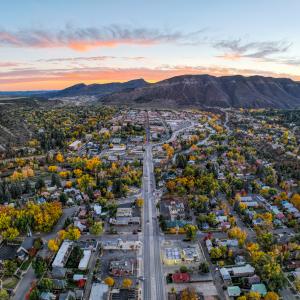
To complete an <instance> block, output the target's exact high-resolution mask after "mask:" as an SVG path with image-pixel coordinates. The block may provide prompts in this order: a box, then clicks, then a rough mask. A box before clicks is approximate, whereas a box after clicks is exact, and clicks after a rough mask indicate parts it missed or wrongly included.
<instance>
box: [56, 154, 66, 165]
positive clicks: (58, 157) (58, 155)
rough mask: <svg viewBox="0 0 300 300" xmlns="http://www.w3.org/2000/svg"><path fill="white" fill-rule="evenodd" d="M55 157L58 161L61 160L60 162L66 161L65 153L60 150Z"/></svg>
mask: <svg viewBox="0 0 300 300" xmlns="http://www.w3.org/2000/svg"><path fill="white" fill-rule="evenodd" d="M55 159H56V161H57V162H59V163H63V162H64V161H65V159H64V157H63V155H62V154H61V153H60V152H58V153H57V154H56V156H55Z"/></svg>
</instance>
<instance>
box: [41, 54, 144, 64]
mask: <svg viewBox="0 0 300 300" xmlns="http://www.w3.org/2000/svg"><path fill="white" fill-rule="evenodd" d="M112 59H122V60H123V59H124V60H134V61H139V60H143V59H145V57H143V56H129V57H126V56H120V57H119V56H108V55H105V56H91V57H84V56H80V57H58V58H49V59H39V60H38V62H51V63H52V62H54V63H60V62H78V61H106V60H112Z"/></svg>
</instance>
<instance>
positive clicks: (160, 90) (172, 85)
mask: <svg viewBox="0 0 300 300" xmlns="http://www.w3.org/2000/svg"><path fill="white" fill-rule="evenodd" d="M99 101H101V102H102V103H104V104H117V105H120V104H126V105H134V106H150V107H160V108H162V107H166V108H167V107H176V108H181V107H182V108H183V107H214V106H218V107H242V108H295V107H300V83H299V82H295V81H293V80H291V79H287V78H272V77H263V76H250V77H245V76H240V75H236V76H222V77H215V76H210V75H182V76H176V77H173V78H169V79H166V80H163V81H160V82H157V83H154V84H146V85H145V86H142V87H136V88H135V89H132V90H129V91H128V90H127V91H121V92H117V93H113V94H111V95H108V96H104V97H103V98H102V99H100V100H99Z"/></svg>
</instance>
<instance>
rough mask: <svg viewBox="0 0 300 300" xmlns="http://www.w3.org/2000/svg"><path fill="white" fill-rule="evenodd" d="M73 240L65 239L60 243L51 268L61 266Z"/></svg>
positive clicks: (68, 253)
mask: <svg viewBox="0 0 300 300" xmlns="http://www.w3.org/2000/svg"><path fill="white" fill-rule="evenodd" d="M72 246H73V242H71V241H68V240H65V241H63V243H62V244H61V246H60V248H59V250H58V252H57V254H56V256H55V259H54V261H53V263H52V268H55V267H60V268H63V267H64V266H65V264H66V262H67V260H68V258H69V255H70V253H71V251H72Z"/></svg>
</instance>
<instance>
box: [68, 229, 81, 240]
mask: <svg viewBox="0 0 300 300" xmlns="http://www.w3.org/2000/svg"><path fill="white" fill-rule="evenodd" d="M80 235H81V233H80V230H79V229H78V228H76V227H74V226H71V227H70V228H69V229H68V232H67V238H68V239H69V240H71V241H77V240H78V239H79V238H80Z"/></svg>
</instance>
